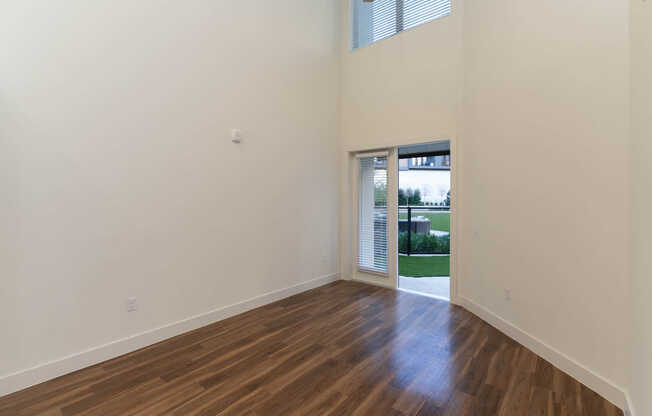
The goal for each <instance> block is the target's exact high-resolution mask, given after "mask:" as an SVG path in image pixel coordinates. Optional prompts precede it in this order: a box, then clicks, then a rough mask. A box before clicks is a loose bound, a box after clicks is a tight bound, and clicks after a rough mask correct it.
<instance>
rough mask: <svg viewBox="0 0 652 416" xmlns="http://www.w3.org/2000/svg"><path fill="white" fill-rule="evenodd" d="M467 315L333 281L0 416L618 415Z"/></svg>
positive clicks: (75, 379) (51, 385)
mask: <svg viewBox="0 0 652 416" xmlns="http://www.w3.org/2000/svg"><path fill="white" fill-rule="evenodd" d="M621 414H622V413H621V411H620V410H618V409H617V408H616V407H614V406H613V405H612V404H610V403H608V402H607V401H606V400H604V399H602V398H601V397H600V396H598V395H597V394H596V393H594V392H593V391H591V390H589V389H588V388H586V387H585V386H583V385H581V384H580V383H579V382H577V381H576V380H574V379H573V378H571V377H570V376H568V375H566V374H564V373H563V372H561V371H559V370H557V369H556V368H555V367H553V366H552V365H551V364H550V363H548V362H546V361H545V360H543V359H541V358H539V357H537V356H536V355H535V354H534V353H532V352H531V351H529V350H528V349H526V348H525V347H523V346H521V345H519V344H518V343H516V342H515V341H513V340H511V339H510V338H508V337H506V336H505V335H503V334H501V333H500V332H498V331H497V330H496V329H494V328H492V327H491V326H489V325H488V324H486V323H485V322H483V321H482V320H480V319H479V318H477V317H476V316H474V315H472V314H471V313H469V312H468V311H466V310H464V309H462V308H459V307H454V306H450V305H449V304H448V303H446V302H443V301H438V300H434V299H430V298H427V297H421V296H418V295H412V294H408V293H403V292H396V291H392V290H388V289H381V288H378V287H373V286H367V285H362V284H358V283H352V282H342V281H341V282H336V283H333V284H330V285H327V286H323V287H321V288H318V289H315V290H312V291H309V292H305V293H302V294H300V295H297V296H294V297H291V298H288V299H285V300H282V301H280V302H276V303H273V304H270V305H267V306H264V307H262V308H259V309H256V310H253V311H250V312H247V313H245V314H242V315H239V316H236V317H233V318H231V319H228V320H225V321H222V322H218V323H216V324H213V325H210V326H207V327H204V328H201V329H198V330H196V331H192V332H189V333H186V334H183V335H180V336H178V337H175V338H172V339H169V340H167V341H164V342H161V343H159V344H156V345H153V346H150V347H148V348H145V349H142V350H139V351H136V352H134V353H131V354H128V355H125V356H122V357H119V358H116V359H114V360H110V361H107V362H105V363H102V364H99V365H96V366H93V367H89V368H87V369H84V370H81V371H78V372H76V373H73V374H69V375H66V376H63V377H60V378H58V379H55V380H52V381H49V382H47V383H43V384H40V385H38V386H35V387H32V388H29V389H27V390H23V391H21V392H18V393H15V394H12V395H9V396H5V397H2V398H0V415H2V416H5V415H11V416H25V415H48V416H55V415H56V416H72V415H102V416H109V415H121V416H126V415H265V416H267V415H333V416H340V415H374V416H376V415H378V416H384V415H454V416H461V415H519V416H520V415H586V416H603V415H604V416H609V415H621Z"/></svg>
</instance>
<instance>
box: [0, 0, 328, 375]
mask: <svg viewBox="0 0 652 416" xmlns="http://www.w3.org/2000/svg"><path fill="white" fill-rule="evenodd" d="M1 9H2V11H1V12H0V62H1V63H0V256H2V257H0V282H1V284H0V334H1V335H0V337H1V340H2V341H1V342H0V357H3V358H1V359H0V379H1V378H2V377H3V376H5V375H7V374H10V373H14V372H20V371H22V370H24V369H27V368H30V367H33V366H38V365H40V364H42V363H44V362H47V361H51V360H57V359H59V358H61V357H64V356H67V355H69V354H75V353H77V352H79V351H82V350H85V349H87V348H92V347H95V346H98V345H102V344H105V343H108V342H111V341H114V340H116V339H120V338H123V337H127V336H131V335H134V334H138V333H140V332H142V331H146V330H150V329H152V328H156V327H159V326H162V325H166V324H168V323H170V322H174V321H178V320H181V319H185V318H188V317H191V316H194V315H197V314H201V313H204V312H207V311H209V310H212V309H215V308H219V307H222V306H226V305H231V304H234V303H236V302H240V301H243V300H246V299H250V298H253V297H255V296H258V295H261V294H265V293H268V292H271V291H274V290H278V289H282V288H286V287H289V286H293V285H296V284H299V283H302V282H306V281H309V280H311V279H314V278H317V277H320V276H325V275H330V274H333V273H336V272H337V271H338V256H339V249H338V229H337V223H338V209H339V201H338V200H339V189H338V186H339V184H338V167H337V138H336V136H337V112H336V108H337V88H338V79H337V78H338V67H337V60H338V55H337V44H336V38H337V33H336V30H335V28H336V21H337V13H336V9H337V5H336V4H335V2H333V1H330V0H318V1H310V2H306V1H303V0H280V1H274V2H267V1H238V2H233V1H203V0H190V1H154V0H138V1H133V0H117V1H104V2H88V1H85V0H67V1H58V2H52V1H47V0H26V1H13V2H3V4H2V7H1ZM232 127H235V128H240V129H242V132H243V136H244V141H243V143H242V144H241V145H235V144H232V143H231V141H230V137H229V133H230V128H232ZM129 297H136V298H137V300H138V304H139V310H138V311H137V312H135V313H132V314H128V313H127V312H126V310H125V304H124V303H125V300H126V299H127V298H129Z"/></svg>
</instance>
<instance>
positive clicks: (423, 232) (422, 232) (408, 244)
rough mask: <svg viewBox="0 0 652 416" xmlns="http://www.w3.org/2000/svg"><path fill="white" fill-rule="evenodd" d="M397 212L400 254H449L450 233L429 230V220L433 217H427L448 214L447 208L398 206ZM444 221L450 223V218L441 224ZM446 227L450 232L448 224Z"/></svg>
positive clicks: (448, 208) (448, 209)
mask: <svg viewBox="0 0 652 416" xmlns="http://www.w3.org/2000/svg"><path fill="white" fill-rule="evenodd" d="M398 212H399V220H398V233H399V238H398V251H399V253H400V254H405V255H408V256H410V255H412V254H450V231H444V230H431V219H432V218H435V217H432V216H429V215H428V214H433V213H435V214H444V213H450V207H449V206H433V205H424V206H421V205H418V206H399V207H398ZM419 214H426V215H419ZM402 216H403V217H406V218H401V217H402ZM446 221H450V216H449V217H447V218H446V219H444V220H443V221H441V222H446ZM447 225H448V227H447V228H448V230H450V223H448V224H447Z"/></svg>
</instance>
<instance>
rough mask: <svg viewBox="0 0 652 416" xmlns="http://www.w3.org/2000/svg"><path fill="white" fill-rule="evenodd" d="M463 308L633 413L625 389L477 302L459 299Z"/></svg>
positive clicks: (461, 297)
mask: <svg viewBox="0 0 652 416" xmlns="http://www.w3.org/2000/svg"><path fill="white" fill-rule="evenodd" d="M457 300H458V301H459V305H460V306H462V307H464V308H466V309H468V310H469V311H470V312H471V313H473V314H474V315H477V316H479V317H480V318H481V319H482V320H484V321H485V322H487V323H488V324H490V325H491V326H493V327H495V328H496V329H498V330H499V331H501V332H502V333H504V334H505V335H507V336H509V337H510V338H512V339H514V340H515V341H517V342H519V343H520V344H522V345H524V346H525V347H527V348H529V349H530V350H532V351H533V352H534V353H536V354H537V355H539V356H540V357H542V358H544V359H545V360H547V361H549V362H550V363H551V364H553V365H554V366H555V367H557V368H559V369H560V370H562V371H564V372H566V373H567V374H569V375H571V376H572V377H574V378H575V379H576V380H578V381H579V382H580V383H582V384H584V385H585V386H587V387H588V388H590V389H591V390H593V391H595V392H596V393H598V394H599V395H601V396H602V397H604V398H605V399H607V400H609V401H610V402H611V403H613V404H615V405H616V406H618V407H620V408H621V409H623V410H624V411H627V410H630V408H629V404H628V397H627V394H626V392H625V390H624V389H622V388H620V387H618V386H617V385H615V384H614V383H612V382H611V381H609V380H607V379H605V378H604V377H602V376H600V375H598V374H596V373H595V372H593V371H591V370H590V369H588V368H586V367H585V366H583V365H582V364H580V363H578V362H577V361H575V360H573V359H572V358H570V357H568V356H567V355H565V354H564V353H562V352H560V351H558V350H556V349H554V348H553V347H551V346H549V345H547V344H546V343H544V342H543V341H541V340H540V339H538V338H536V337H534V336H533V335H530V334H528V333H527V332H525V331H523V330H522V329H520V328H518V327H517V326H515V325H513V324H512V323H510V322H508V321H506V320H505V319H503V318H501V317H500V316H498V315H496V314H495V313H493V312H491V311H490V310H488V309H486V308H485V307H483V306H480V305H478V304H477V303H475V302H474V301H472V300H470V299H468V298H465V297H464V296H458V299H457Z"/></svg>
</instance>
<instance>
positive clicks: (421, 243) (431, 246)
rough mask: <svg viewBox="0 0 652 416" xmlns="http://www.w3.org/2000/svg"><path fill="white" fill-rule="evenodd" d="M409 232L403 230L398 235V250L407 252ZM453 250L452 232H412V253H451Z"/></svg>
mask: <svg viewBox="0 0 652 416" xmlns="http://www.w3.org/2000/svg"><path fill="white" fill-rule="evenodd" d="M407 247H408V233H407V231H403V232H401V233H399V236H398V252H399V253H401V254H407ZM450 250H451V239H450V234H448V235H441V236H439V235H431V234H418V233H412V250H411V253H412V254H449V253H450Z"/></svg>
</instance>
